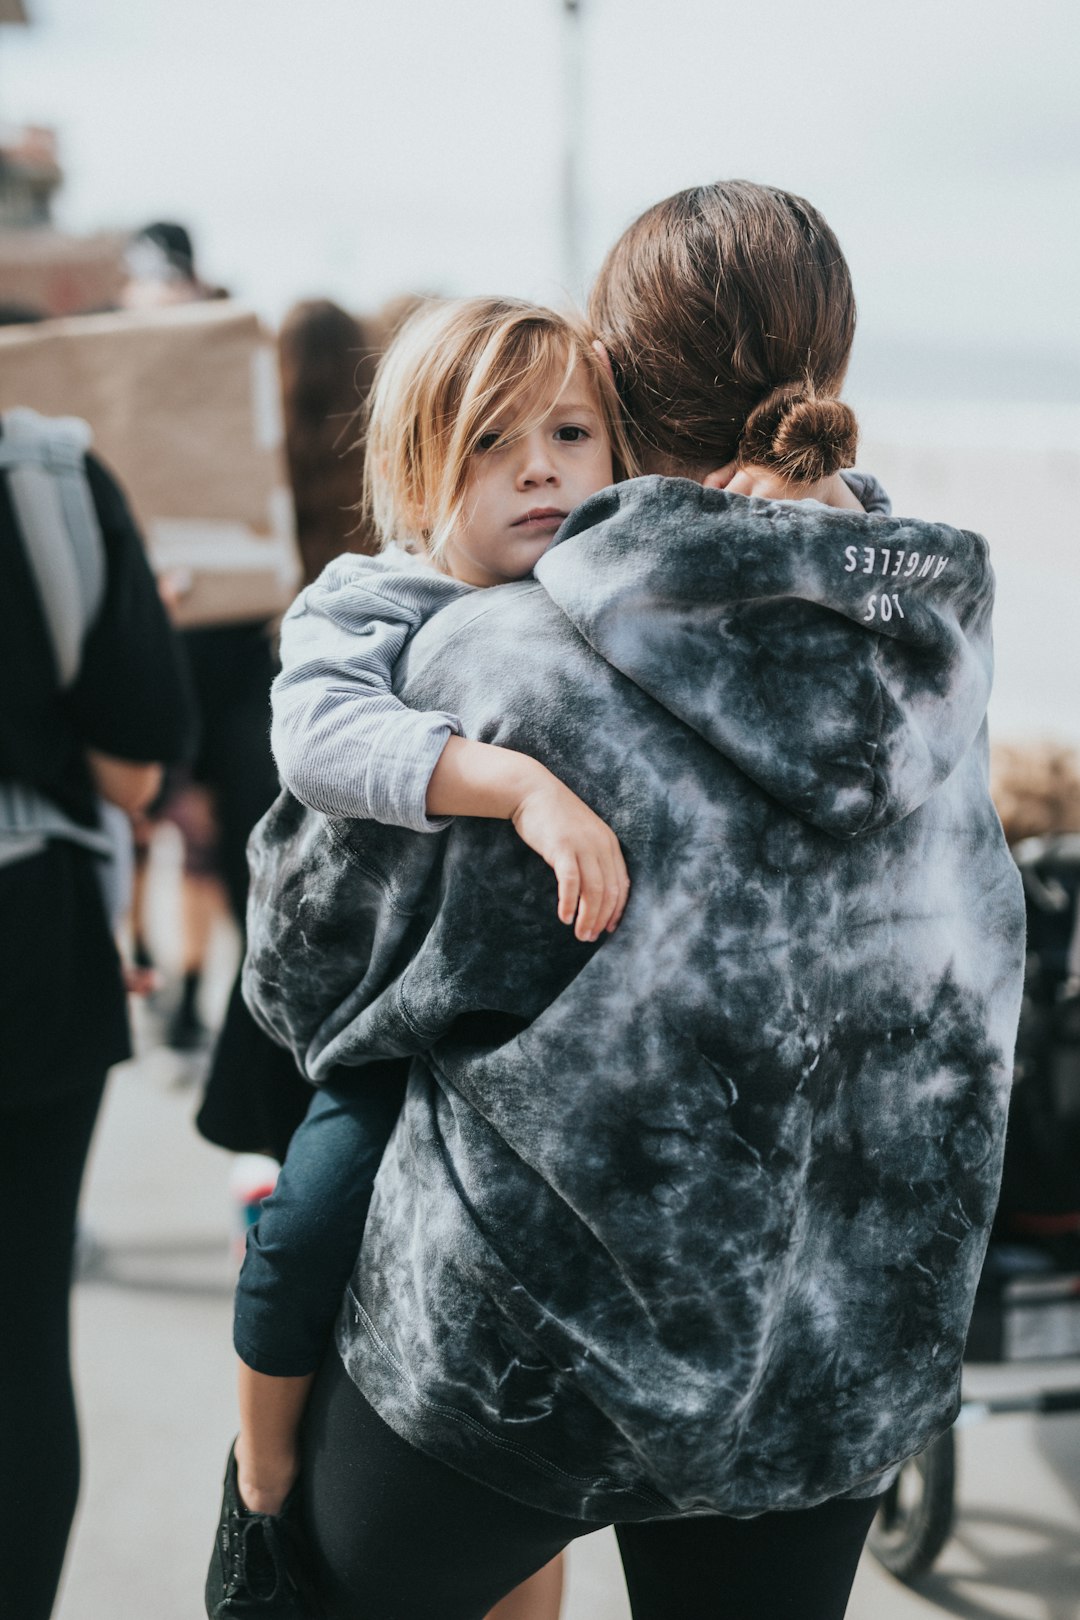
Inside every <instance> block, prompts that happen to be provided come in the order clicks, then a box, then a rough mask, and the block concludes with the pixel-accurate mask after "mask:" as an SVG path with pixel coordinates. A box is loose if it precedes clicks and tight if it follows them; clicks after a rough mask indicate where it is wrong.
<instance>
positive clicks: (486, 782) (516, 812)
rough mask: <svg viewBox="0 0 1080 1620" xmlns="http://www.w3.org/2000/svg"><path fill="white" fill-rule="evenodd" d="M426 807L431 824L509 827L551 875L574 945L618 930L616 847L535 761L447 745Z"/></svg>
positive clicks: (461, 741)
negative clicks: (459, 821)
mask: <svg viewBox="0 0 1080 1620" xmlns="http://www.w3.org/2000/svg"><path fill="white" fill-rule="evenodd" d="M427 807H428V810H429V812H430V813H431V814H432V815H433V816H491V817H493V818H494V819H496V820H501V821H512V822H513V824H514V829H515V831H516V832H517V834H518V837H519V838H521V839H522V840H523V842H525V843H526V844H528V846H529V848H530V849H534V850H535V851H536V853H537V854H538V855H539V856H540V857H541V859H542V860H544V861H546V862H547V864H548V865H549V866H550V867H551V869H552V871H553V872H554V873H555V877H556V881H557V882H558V885H559V920H560V921H561V922H564V923H574V933H575V934H576V935H577V937H578V939H581V940H594V939H597V938H599V936H600V935H601V934H602V933H604V932H605V931H606V932H607V933H609V934H610V933H612V932H613V931H614V929H615V928H616V926H617V925H618V922H619V919H620V917H621V916H622V914H623V911H624V909H625V907H626V901H627V897H628V896H629V893H630V879H629V876H628V875H627V871H626V862H625V861H624V860H623V853H622V850H621V848H620V847H619V840H618V839H617V838H616V836H615V834H614V833H613V832H612V830H611V828H610V827H609V826H608V825H607V823H606V822H605V821H601V819H600V817H599V816H598V815H596V814H595V813H594V812H593V811H592V810H590V809H589V807H588V805H587V804H585V803H584V802H583V801H582V800H581V799H579V798H578V796H577V794H576V793H572V792H571V790H570V789H569V788H568V787H567V786H566V785H565V784H564V783H563V782H560V781H559V779H558V777H557V776H553V775H552V773H551V772H550V771H549V770H548V769H547V767H546V766H545V765H541V764H540V762H539V760H536V759H531V758H530V757H529V755H528V754H519V753H517V752H516V751H515V750H514V749H512V748H493V747H492V746H491V745H490V744H489V743H481V742H473V741H471V740H470V739H469V738H466V737H451V738H450V739H449V740H448V741H447V743H446V746H445V747H444V749H443V751H442V754H441V756H440V758H439V762H438V764H437V765H436V766H435V769H434V771H433V772H432V773H431V782H430V785H429V787H428V795H427Z"/></svg>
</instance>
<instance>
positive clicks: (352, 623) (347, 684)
mask: <svg viewBox="0 0 1080 1620" xmlns="http://www.w3.org/2000/svg"><path fill="white" fill-rule="evenodd" d="M468 589H469V587H468V586H464V585H461V584H460V583H458V582H457V581H456V580H451V579H448V578H447V577H446V576H445V575H442V574H438V573H436V572H435V570H434V569H432V568H429V567H426V566H425V565H423V564H419V563H415V562H413V561H412V560H411V559H410V558H409V557H408V556H406V555H405V554H404V553H403V552H400V551H397V550H396V548H392V549H391V551H390V552H384V553H382V554H381V555H380V556H378V557H360V556H355V555H351V554H350V555H347V556H344V557H338V558H336V559H335V560H334V561H333V562H332V563H330V564H329V565H328V567H327V568H325V569H324V570H323V572H322V574H321V575H320V576H319V578H318V579H317V580H316V581H315V583H314V584H313V585H309V586H308V587H307V588H306V590H304V591H302V592H301V593H300V595H299V596H298V597H297V599H296V601H295V602H294V603H293V605H292V607H291V608H290V609H289V611H288V613H287V614H286V616H285V619H284V622H283V623H282V627H281V673H280V675H279V676H278V677H277V679H276V680H275V682H274V685H273V688H272V690H271V706H272V713H273V718H272V723H271V730H270V741H271V746H272V748H273V751H274V758H275V760H276V761H277V766H278V770H279V771H280V773H281V779H282V781H283V782H284V784H285V786H286V787H287V788H289V789H290V790H291V792H292V793H294V794H295V795H296V797H297V798H298V799H300V800H301V801H302V802H303V803H304V804H307V805H310V806H311V807H312V809H314V810H321V811H323V812H324V813H325V814H327V815H332V816H348V817H355V818H357V819H360V820H364V821H382V822H386V823H387V824H388V825H390V826H397V827H408V828H411V829H412V830H413V831H415V832H438V831H439V830H440V829H441V828H442V827H445V826H446V825H447V822H446V819H445V818H444V819H441V820H440V819H434V818H432V817H430V816H429V815H428V814H427V809H426V799H427V789H428V782H429V781H430V778H431V773H432V771H433V770H434V769H435V765H436V763H437V762H438V759H439V756H440V754H441V753H442V751H443V748H444V747H445V746H446V740H447V738H448V737H449V736H451V735H452V734H455V735H460V734H461V721H460V720H459V719H458V717H457V716H456V715H453V714H443V713H441V712H436V711H432V712H420V711H418V710H415V709H410V708H408V707H407V706H406V705H405V704H404V703H402V702H401V700H400V699H399V698H397V697H395V695H394V691H393V673H394V665H395V663H396V661H397V659H398V658H399V657H400V655H401V652H402V649H403V648H404V646H405V644H406V642H407V641H408V639H409V637H410V636H411V635H412V634H413V633H414V631H416V630H417V629H419V627H420V625H422V624H424V623H426V621H427V620H428V619H429V618H430V617H431V616H432V614H433V613H437V612H438V611H439V609H440V608H441V607H444V606H445V605H446V604H447V603H448V602H451V601H454V600H456V598H457V597H458V596H461V595H463V594H465V592H467V591H468Z"/></svg>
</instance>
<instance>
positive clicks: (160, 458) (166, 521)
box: [0, 300, 300, 627]
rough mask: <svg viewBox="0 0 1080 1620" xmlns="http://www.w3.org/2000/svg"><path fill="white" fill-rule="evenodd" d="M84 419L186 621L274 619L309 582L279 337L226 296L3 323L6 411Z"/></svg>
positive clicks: (0, 357)
mask: <svg viewBox="0 0 1080 1620" xmlns="http://www.w3.org/2000/svg"><path fill="white" fill-rule="evenodd" d="M13 405H29V406H31V407H32V408H33V409H34V410H38V411H42V412H43V413H45V414H47V415H52V416H81V417H83V418H85V420H86V421H87V422H89V423H90V426H91V428H92V429H93V433H94V449H95V450H96V451H97V452H98V453H99V454H100V455H101V457H102V459H103V460H104V461H106V462H107V463H108V464H109V466H110V467H111V468H112V469H113V471H114V472H115V473H116V474H117V476H118V477H119V479H120V481H121V483H122V484H123V486H124V489H125V491H126V492H127V494H128V497H129V499H130V501H131V504H132V508H133V510H134V512H135V516H136V519H137V521H138V523H139V526H140V528H141V529H142V532H143V534H144V536H145V538H146V543H147V548H148V551H149V554H150V560H151V563H152V565H153V567H154V569H155V571H156V572H158V573H159V574H166V573H167V574H169V575H170V578H171V580H172V582H173V583H174V584H176V585H178V587H179V594H178V595H177V596H176V598H175V600H176V606H175V611H174V615H173V616H174V618H175V620H176V622H177V624H179V625H181V626H184V627H186V626H192V625H207V624H221V623H230V622H232V623H235V622H239V621H244V620H252V619H267V618H273V617H275V616H276V615H277V614H279V613H281V612H282V611H283V610H284V609H285V608H286V607H287V606H288V604H289V602H290V601H291V600H292V598H293V595H294V594H295V592H296V590H297V588H298V585H299V580H300V562H299V556H298V553H297V549H296V542H295V537H294V532H293V519H292V500H291V496H290V494H289V491H288V487H287V484H286V480H285V471H284V456H283V451H282V442H281V438H282V435H281V410H280V393H279V384H278V373H277V363H276V356H275V351H274V347H273V344H272V343H271V341H270V340H269V339H268V337H267V335H266V334H265V333H264V331H263V329H262V327H261V326H260V323H259V321H258V318H257V317H256V316H255V315H254V314H252V313H250V312H249V311H247V310H244V309H241V308H239V307H238V306H237V305H235V304H233V303H231V302H229V301H225V300H223V301H220V302H211V303H200V304H187V305H183V306H180V307H176V308H172V309H169V310H161V311H155V312H153V313H152V314H151V313H146V314H139V315H131V314H125V315H87V316H81V317H77V318H75V319H71V320H63V321H48V322H44V323H42V324H40V325H38V326H29V327H28V326H22V327H10V328H8V329H6V330H0V410H6V409H8V408H9V407H10V406H13Z"/></svg>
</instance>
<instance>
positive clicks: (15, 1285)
mask: <svg viewBox="0 0 1080 1620" xmlns="http://www.w3.org/2000/svg"><path fill="white" fill-rule="evenodd" d="M104 1084H105V1077H104V1075H101V1074H99V1075H96V1076H93V1077H90V1078H88V1080H87V1081H86V1083H85V1084H84V1086H83V1087H82V1088H81V1089H80V1090H78V1091H76V1092H73V1093H72V1094H70V1095H68V1096H64V1097H60V1098H55V1099H53V1100H52V1101H51V1102H49V1103H48V1104H47V1105H37V1106H27V1107H20V1108H12V1109H0V1299H2V1301H3V1318H2V1325H0V1457H2V1458H3V1466H2V1467H0V1571H2V1572H3V1573H2V1575H0V1615H2V1616H3V1617H4V1620H48V1616H49V1614H50V1613H51V1611H52V1606H53V1600H54V1598H55V1595H56V1589H57V1586H58V1584H59V1581H60V1573H61V1570H62V1568H63V1563H64V1552H65V1549H66V1546H67V1539H68V1534H69V1531H70V1528H71V1521H72V1517H73V1515H74V1512H75V1503H76V1499H77V1497H78V1493H79V1436H78V1429H77V1425H76V1415H75V1397H74V1391H73V1389H72V1382H71V1362H70V1346H69V1332H68V1299H69V1292H70V1287H71V1264H72V1251H73V1248H74V1241H75V1214H76V1208H77V1205H78V1199H79V1188H80V1185H81V1182H82V1174H83V1168H84V1166H85V1163H86V1155H87V1152H88V1150H89V1146H90V1137H91V1134H92V1132H93V1128H94V1120H95V1119H96V1117H97V1112H98V1107H99V1105H100V1102H101V1094H102V1090H103V1088H104Z"/></svg>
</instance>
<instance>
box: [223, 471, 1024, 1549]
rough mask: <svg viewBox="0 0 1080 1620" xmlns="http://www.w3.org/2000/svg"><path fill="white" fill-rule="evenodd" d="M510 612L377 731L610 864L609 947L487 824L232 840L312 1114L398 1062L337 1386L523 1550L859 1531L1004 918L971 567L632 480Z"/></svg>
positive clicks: (984, 1215) (516, 597)
mask: <svg viewBox="0 0 1080 1620" xmlns="http://www.w3.org/2000/svg"><path fill="white" fill-rule="evenodd" d="M536 574H537V578H536V580H535V581H528V582H524V583H521V584H519V585H513V586H508V587H504V588H501V589H498V590H491V591H482V592H476V593H474V594H473V595H470V596H468V597H466V598H464V599H462V600H460V601H458V602H456V603H454V604H452V605H451V606H449V607H447V608H445V609H444V610H443V611H442V612H441V613H439V614H438V615H437V617H435V618H434V619H433V620H432V621H431V622H430V623H429V624H428V625H426V626H425V627H424V628H423V629H422V630H421V631H420V632H419V633H418V634H417V636H416V637H415V639H414V640H413V642H412V643H411V645H410V647H409V648H408V649H407V651H406V654H405V657H404V658H403V660H402V663H401V668H400V670H399V679H398V690H399V691H400V693H401V695H402V696H403V697H404V698H405V699H406V701H408V702H409V703H410V704H414V705H415V706H417V707H419V708H423V709H432V708H440V709H450V710H452V711H453V712H454V713H455V714H456V715H459V716H460V717H461V719H462V722H463V725H464V728H465V731H466V734H467V735H469V736H472V737H478V738H480V739H482V740H484V741H488V742H494V743H502V744H506V745H508V746H512V747H515V748H519V749H523V750H524V751H526V752H529V753H534V754H536V755H538V756H539V757H540V758H541V759H543V760H544V761H545V763H546V764H548V765H549V766H550V767H551V769H552V770H553V771H555V772H556V774H557V775H558V776H560V777H561V778H562V779H563V780H564V781H565V782H567V783H568V784H569V785H570V786H571V787H572V788H573V789H574V790H575V791H576V792H578V793H579V794H580V795H581V796H582V797H583V798H584V799H585V800H586V801H587V802H588V803H589V804H591V805H592V806H593V807H594V808H595V809H596V810H597V812H598V813H599V814H600V815H601V816H603V817H604V818H605V819H606V820H607V821H608V822H609V823H610V824H611V826H612V827H613V828H614V829H615V831H616V832H617V833H618V836H619V838H620V840H621V842H622V846H623V849H624V851H625V854H626V859H627V864H628V867H629V869H630V873H631V877H632V881H633V889H632V893H631V899H630V904H629V906H628V908H627V911H626V914H625V916H624V918H623V921H622V922H621V924H620V926H619V928H618V930H617V931H616V933H615V934H614V935H612V936H610V937H609V938H605V939H604V940H603V941H602V942H601V943H599V944H596V945H591V946H590V945H582V944H579V943H577V942H576V941H575V940H574V939H573V937H572V935H571V933H570V931H569V930H568V929H567V928H565V927H564V926H563V925H561V924H560V923H559V922H558V920H557V918H556V913H555V891H554V882H553V880H552V877H551V874H550V873H549V871H548V869H547V868H546V867H545V866H544V865H543V863H542V862H541V861H540V860H539V858H538V857H537V856H536V855H534V854H533V853H532V852H531V851H529V850H528V849H527V848H526V847H525V846H524V845H523V844H522V843H521V842H520V840H519V839H518V838H517V836H516V835H515V833H514V831H513V829H512V828H511V827H510V826H509V825H507V824H503V823H493V822H490V821H480V820H475V819H471V818H460V819H459V820H457V821H456V822H454V823H453V825H451V826H450V827H449V828H448V829H447V830H446V831H444V832H441V833H438V834H436V835H431V834H427V835H425V834H423V833H418V832H410V831H406V830H403V829H400V828H393V827H388V826H380V825H374V824H372V823H366V822H365V823H361V822H349V821H335V820H332V819H330V818H324V817H320V816H318V815H317V814H316V813H314V812H311V811H306V810H304V809H303V808H302V807H300V806H298V805H297V803H296V802H295V801H294V800H291V799H290V798H289V797H288V796H287V795H286V796H283V798H282V799H281V800H279V802H278V805H277V806H276V807H275V809H274V810H273V811H272V812H271V814H270V816H269V817H268V818H267V820H266V822H265V823H264V824H263V826H262V828H261V830H260V832H258V833H257V834H256V836H255V839H254V840H253V848H252V852H253V869H254V900H253V906H252V913H251V954H250V958H249V963H248V969H247V976H246V977H247V991H248V994H249V996H250V998H251V1000H252V1003H253V1005H254V1007H255V1009H256V1011H257V1013H258V1014H259V1016H260V1018H261V1019H262V1020H263V1022H264V1023H265V1024H266V1025H267V1026H268V1027H270V1028H271V1029H273V1030H274V1031H276V1032H277V1034H278V1035H279V1036H280V1037H282V1038H285V1039H286V1040H288V1042H289V1043H290V1044H291V1045H292V1046H293V1048H294V1050H296V1052H297V1053H298V1055H299V1056H300V1058H301V1060H302V1062H303V1063H304V1065H305V1067H306V1068H307V1071H308V1073H309V1074H310V1075H311V1077H312V1079H314V1080H315V1081H316V1082H319V1081H325V1080H331V1079H332V1080H334V1081H335V1082H340V1081H341V1080H342V1079H343V1078H346V1077H348V1076H350V1075H351V1076H352V1077H353V1080H354V1083H364V1076H363V1073H362V1072H361V1073H358V1072H357V1069H358V1066H359V1067H361V1069H362V1067H363V1066H366V1065H370V1064H372V1063H373V1062H376V1061H377V1060H379V1059H385V1058H388V1057H397V1056H401V1055H413V1056H414V1061H413V1066H412V1074H411V1081H410V1086H409V1092H408V1099H407V1102H406V1105H405V1109H404V1112H403V1114H402V1117H401V1120H400V1122H399V1125H398V1128H397V1130H396V1132H395V1134H394V1137H393V1138H392V1141H391V1144H390V1146H389V1148H388V1150H387V1154H386V1157H385V1159H384V1162H383V1167H382V1170H381V1171H380V1174H379V1178H378V1181H377V1184H376V1191H375V1197H374V1202H373V1205H372V1209H371V1214H370V1217H369V1221H368V1226H367V1231H366V1234H365V1240H364V1247H363V1252H362V1254H361V1257H360V1259H359V1261H358V1264H357V1267H356V1271H355V1274H354V1276H353V1280H352V1284H351V1287H350V1290H349V1294H348V1296H347V1299H346V1302H345V1305H344V1306H343V1309H342V1313H341V1317H340V1320H339V1327H338V1344H339V1348H340V1351H341V1354H342V1357H343V1359H344V1361H345V1364H346V1366H347V1367H348V1370H349V1372H350V1374H351V1376H352V1378H353V1379H354V1380H355V1382H356V1384H357V1385H358V1386H359V1387H360V1389H361V1390H362V1391H363V1393H364V1394H365V1396H366V1397H367V1399H368V1400H369V1401H370V1402H371V1403H372V1404H373V1405H374V1407H375V1408H376V1410H377V1411H378V1412H379V1413H381V1415H382V1417H383V1418H384V1419H385V1420H386V1422H387V1423H388V1424H390V1426H391V1427H392V1428H393V1429H395V1430H396V1431H397V1432H398V1433H399V1434H400V1435H401V1436H403V1437H404V1438H405V1439H406V1440H407V1441H410V1442H411V1443H413V1444H414V1445H416V1446H417V1447H419V1448H420V1449H421V1450H423V1451H425V1452H427V1453H428V1454H430V1455H432V1456H434V1457H437V1458H440V1459H442V1460H443V1461H444V1462H446V1463H448V1464H450V1465H452V1466H453V1467H455V1468H457V1469H460V1470H461V1471H463V1472H464V1473H466V1474H470V1475H473V1476H475V1477H476V1478H478V1479H481V1480H483V1481H485V1482H486V1483H488V1484H489V1485H491V1486H494V1487H496V1488H498V1489H501V1490H503V1491H505V1492H506V1493H507V1494H509V1495H510V1496H513V1497H516V1498H518V1499H520V1500H522V1501H524V1502H528V1503H531V1504H533V1505H534V1506H536V1507H540V1508H544V1509H548V1510H550V1511H552V1512H556V1513H562V1514H570V1515H575V1516H578V1517H580V1518H582V1519H586V1520H598V1521H599V1520H607V1519H633V1518H655V1517H662V1516H665V1515H669V1514H673V1513H687V1512H690V1513H694V1512H719V1513H733V1514H753V1513H757V1512H760V1511H763V1510H765V1509H774V1508H797V1507H803V1506H807V1505H810V1504H812V1503H815V1502H818V1501H821V1500H823V1499H824V1498H827V1497H830V1496H834V1495H839V1494H844V1493H853V1494H871V1493H872V1492H873V1491H874V1490H876V1489H878V1488H880V1486H881V1483H882V1479H883V1477H885V1476H886V1471H887V1470H888V1469H889V1468H890V1467H891V1466H892V1465H894V1464H895V1463H897V1462H898V1461H899V1460H900V1459H902V1458H904V1457H907V1456H909V1455H910V1454H912V1453H913V1452H916V1451H918V1450H920V1449H921V1448H922V1447H923V1446H924V1445H925V1444H926V1443H927V1442H928V1441H929V1440H930V1439H931V1438H932V1437H933V1436H934V1435H935V1434H937V1433H938V1432H939V1431H940V1430H941V1429H943V1428H944V1427H945V1426H947V1425H948V1424H949V1422H950V1421H951V1419H952V1417H953V1415H954V1413H955V1411H956V1407H957V1401H958V1386H959V1372H960V1360H961V1354H962V1351H963V1346H964V1338H965V1334H966V1331H967V1325H968V1319H969V1315H970V1311H971V1304H972V1296H973V1293H974V1289H975V1283H976V1280H977V1278H978V1275H979V1269H980V1264H981V1261H982V1256H983V1250H984V1247H985V1243H986V1238H987V1232H988V1229H989V1225H990V1219H991V1215H992V1212H993V1208H994V1202H995V1197H996V1193H997V1186H998V1176H999V1169H1000V1160H1001V1149H1002V1138H1003V1133H1004V1125H1005V1112H1006V1100H1007V1093H1008V1087H1009V1078H1010V1067H1011V1058H1012V1048H1013V1039H1014V1035H1015V1029H1016V1021H1017V1015H1018V1009H1019V1000H1020V986H1021V974H1022V958H1023V906H1022V901H1021V892H1020V884H1019V880H1018V877H1017V874H1016V872H1015V869H1014V867H1013V864H1012V862H1011V859H1010V857H1009V854H1008V851H1007V849H1006V846H1005V843H1004V840H1003V837H1002V833H1001V828H1000V826H999V823H998V820H997V817H996V815H995V813H994V810H993V807H992V805H991V802H990V798H989V794H988V791H987V772H986V732H985V711H986V702H987V695H988V693H989V689H990V680H991V663H992V657H991V639H990V615H991V605H992V599H993V576H992V573H991V569H990V565H989V562H988V559H987V548H986V544H985V542H984V541H983V540H982V539H981V538H980V537H979V536H978V535H974V534H969V533H964V532H960V531H958V530H955V529H949V528H945V527H943V526H941V525H937V524H930V523H923V522H913V521H908V520H903V519H882V518H870V517H866V516H863V515H861V514H859V513H850V512H846V511H845V512H840V511H833V510H830V509H827V508H824V507H821V506H818V505H816V504H814V503H803V504H791V503H784V502H766V501H759V500H748V499H745V498H743V497H740V496H729V495H726V494H724V493H723V492H719V491H715V490H708V489H703V488H702V487H700V486H699V485H697V484H693V483H689V482H686V481H683V480H675V479H658V478H644V479H638V480H635V481H633V482H631V483H628V484H624V485H622V486H621V487H619V488H617V489H613V490H607V491H605V492H603V493H602V494H600V495H597V496H595V497H593V498H592V499H591V500H590V501H587V502H586V503H585V504H584V505H583V506H582V507H581V508H579V510H578V511H577V512H576V513H575V514H574V515H573V516H572V517H571V519H570V520H569V521H568V522H567V524H565V525H564V527H563V529H562V530H561V531H560V534H559V536H558V537H557V540H556V543H555V544H554V545H553V546H552V548H551V549H550V551H549V552H548V553H547V555H546V556H545V557H544V558H543V560H542V562H541V563H540V564H539V566H538V567H537V570H536ZM377 1074H378V1070H377V1069H373V1070H371V1072H370V1076H369V1080H368V1083H377Z"/></svg>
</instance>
